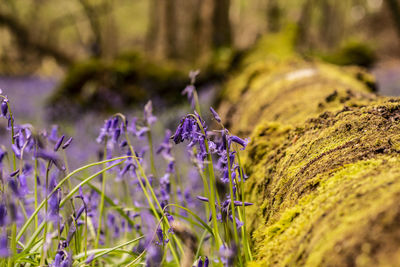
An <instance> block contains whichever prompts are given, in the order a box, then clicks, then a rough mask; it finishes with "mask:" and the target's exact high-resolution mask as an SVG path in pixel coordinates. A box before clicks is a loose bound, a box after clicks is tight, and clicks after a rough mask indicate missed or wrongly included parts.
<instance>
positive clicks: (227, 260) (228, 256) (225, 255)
mask: <svg viewBox="0 0 400 267" xmlns="http://www.w3.org/2000/svg"><path fill="white" fill-rule="evenodd" d="M236 254H237V248H236V245H232V246H231V248H228V247H227V246H225V245H222V246H221V247H220V249H219V255H220V257H221V261H222V264H223V265H224V267H231V266H234V265H233V264H234V262H235V256H236Z"/></svg>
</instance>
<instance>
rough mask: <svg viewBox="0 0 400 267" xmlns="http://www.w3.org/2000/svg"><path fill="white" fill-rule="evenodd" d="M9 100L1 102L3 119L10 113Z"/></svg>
mask: <svg viewBox="0 0 400 267" xmlns="http://www.w3.org/2000/svg"><path fill="white" fill-rule="evenodd" d="M7 102H8V100H3V101H2V102H1V115H2V116H3V117H6V116H7V112H8V105H7Z"/></svg>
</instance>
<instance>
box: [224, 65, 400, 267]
mask: <svg viewBox="0 0 400 267" xmlns="http://www.w3.org/2000/svg"><path fill="white" fill-rule="evenodd" d="M373 84H374V83H373V79H372V77H371V76H370V75H369V74H368V73H366V72H365V71H363V70H362V69H359V68H354V67H346V68H343V67H337V66H333V65H328V64H325V63H322V62H310V61H304V60H303V59H300V58H296V57H291V58H290V59H282V58H275V59H273V58H272V59H271V58H268V59H266V60H256V61H254V62H253V63H249V64H247V65H245V66H244V67H243V71H242V72H240V73H239V74H237V75H234V78H232V79H231V80H230V81H229V82H228V83H227V84H226V88H225V90H224V93H223V97H222V99H223V101H222V102H221V103H220V109H219V110H220V113H221V115H222V116H223V117H225V119H226V120H227V121H228V124H229V127H230V129H232V131H233V132H234V133H236V134H239V135H241V136H244V135H250V139H251V142H250V144H249V147H248V148H247V155H246V168H247V174H248V176H249V178H248V181H247V182H246V189H245V190H246V196H247V199H246V201H250V202H253V203H254V205H253V206H252V207H249V209H247V210H246V211H247V218H248V219H247V220H248V222H249V224H250V225H249V232H250V234H251V237H252V247H253V253H254V255H253V256H254V259H255V260H254V262H253V263H251V264H250V266H398V264H399V263H400V205H399V203H400V126H399V121H400V99H397V98H385V97H381V96H378V95H376V94H375V93H374V92H373V91H374V89H375V87H374V85H373Z"/></svg>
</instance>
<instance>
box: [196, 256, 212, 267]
mask: <svg viewBox="0 0 400 267" xmlns="http://www.w3.org/2000/svg"><path fill="white" fill-rule="evenodd" d="M208 265H209V261H208V257H207V256H206V257H205V258H204V262H203V260H202V258H201V256H200V257H199V260H198V262H197V267H208Z"/></svg>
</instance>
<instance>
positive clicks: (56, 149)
mask: <svg viewBox="0 0 400 267" xmlns="http://www.w3.org/2000/svg"><path fill="white" fill-rule="evenodd" d="M64 138H65V135H62V136H61V137H60V138H59V139H58V140H57V142H56V144H55V145H54V152H57V151H58V149H59V148H60V146H61V144H62V142H63V141H64Z"/></svg>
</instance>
